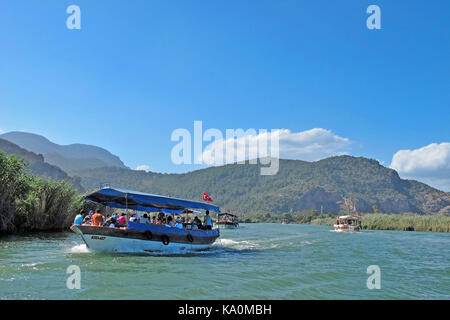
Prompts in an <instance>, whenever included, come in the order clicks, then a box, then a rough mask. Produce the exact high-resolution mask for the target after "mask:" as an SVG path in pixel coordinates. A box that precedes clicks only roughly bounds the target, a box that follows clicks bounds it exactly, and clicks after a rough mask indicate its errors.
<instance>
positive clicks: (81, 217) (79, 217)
mask: <svg viewBox="0 0 450 320" xmlns="http://www.w3.org/2000/svg"><path fill="white" fill-rule="evenodd" d="M84 217H86V211H84V210H83V209H81V210H80V213H79V214H77V215H76V217H75V219H74V220H73V224H74V225H76V226H79V225H80V224H82V223H83V220H84Z"/></svg>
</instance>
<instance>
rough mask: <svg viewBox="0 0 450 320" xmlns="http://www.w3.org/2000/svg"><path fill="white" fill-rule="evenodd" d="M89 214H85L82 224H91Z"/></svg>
mask: <svg viewBox="0 0 450 320" xmlns="http://www.w3.org/2000/svg"><path fill="white" fill-rule="evenodd" d="M91 223H92V222H91V216H89V215H87V216H86V217H84V220H83V222H82V223H81V225H83V226H90V225H91Z"/></svg>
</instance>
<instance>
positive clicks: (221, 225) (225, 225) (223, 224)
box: [217, 223, 239, 229]
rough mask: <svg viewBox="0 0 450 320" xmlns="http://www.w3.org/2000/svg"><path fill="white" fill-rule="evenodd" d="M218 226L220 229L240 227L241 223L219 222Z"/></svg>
mask: <svg viewBox="0 0 450 320" xmlns="http://www.w3.org/2000/svg"><path fill="white" fill-rule="evenodd" d="M217 227H218V228H220V229H237V228H239V224H237V223H236V224H234V223H217Z"/></svg>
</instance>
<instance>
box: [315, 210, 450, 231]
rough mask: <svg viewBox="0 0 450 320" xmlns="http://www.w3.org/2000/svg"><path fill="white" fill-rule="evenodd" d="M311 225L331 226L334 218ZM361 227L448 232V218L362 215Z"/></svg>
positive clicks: (368, 228)
mask: <svg viewBox="0 0 450 320" xmlns="http://www.w3.org/2000/svg"><path fill="white" fill-rule="evenodd" d="M310 223H311V224H314V225H320V226H332V225H334V224H335V223H336V218H335V217H324V218H316V219H312V220H311V222H310ZM361 226H362V228H363V229H367V230H399V231H431V232H450V216H446V215H418V214H383V213H373V214H364V215H363V216H362V217H361Z"/></svg>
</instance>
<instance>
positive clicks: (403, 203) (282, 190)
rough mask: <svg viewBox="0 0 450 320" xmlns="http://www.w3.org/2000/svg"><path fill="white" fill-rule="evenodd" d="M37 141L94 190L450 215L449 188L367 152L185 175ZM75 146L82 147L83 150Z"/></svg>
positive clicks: (269, 209)
mask: <svg viewBox="0 0 450 320" xmlns="http://www.w3.org/2000/svg"><path fill="white" fill-rule="evenodd" d="M3 136H5V135H2V136H0V137H3ZM9 136H10V137H11V135H9ZM16 137H17V135H16ZM36 141H37V144H39V143H43V144H44V146H39V145H38V146H34V147H33V148H34V149H40V150H43V151H46V152H47V153H46V155H41V156H40V157H42V158H43V159H44V160H47V159H50V160H51V162H53V163H62V167H61V169H62V170H63V171H66V170H64V167H69V169H70V170H68V171H66V172H67V173H68V174H69V175H71V176H73V177H77V178H74V179H80V180H79V182H81V185H82V187H83V188H84V189H94V188H97V187H98V186H100V185H101V184H104V183H108V184H110V185H112V186H116V187H121V188H126V189H132V190H139V191H142V192H149V193H157V194H162V195H172V196H174V197H180V198H187V199H192V200H196V199H197V200H201V195H202V194H203V192H207V193H208V194H210V196H211V197H212V198H213V199H214V203H215V204H217V205H219V206H221V207H222V208H225V209H231V210H232V211H234V212H243V213H245V214H258V213H266V214H281V213H288V212H297V211H303V210H317V211H322V210H323V212H325V213H338V212H340V211H345V210H344V206H345V204H346V203H347V202H349V201H350V202H352V203H353V204H354V207H355V209H356V210H358V211H362V212H373V211H381V212H387V213H403V212H414V213H419V214H437V213H450V193H449V192H444V191H440V190H437V189H435V188H432V187H430V186H428V185H426V184H424V183H421V182H418V181H415V180H405V179H402V178H400V176H399V175H398V173H397V172H396V171H395V170H393V169H391V168H386V167H384V166H382V165H381V164H380V163H379V162H378V161H377V160H374V159H368V158H364V157H353V156H348V155H343V156H335V157H330V158H326V159H322V160H318V161H314V162H308V161H303V160H288V159H280V162H279V168H280V169H279V172H278V173H277V174H276V175H273V176H262V175H261V174H260V169H261V167H262V166H261V165H260V164H256V165H255V164H248V163H247V164H237V163H235V164H228V165H224V166H217V167H209V168H204V169H199V170H195V171H190V172H187V173H156V172H145V171H139V170H131V169H129V168H127V167H125V165H123V163H122V162H121V160H120V158H119V157H117V156H114V155H112V154H111V153H110V152H109V151H107V150H106V149H103V148H99V147H95V146H90V147H92V148H94V150H97V151H98V150H102V151H101V152H106V154H107V155H108V154H109V155H112V156H113V157H115V158H114V159H115V160H116V161H113V162H112V163H113V164H119V165H114V166H108V165H106V166H105V165H104V162H103V161H102V160H101V159H98V158H96V157H95V156H93V155H91V154H90V153H89V152H84V153H83V155H84V162H83V161H81V163H80V161H79V158H76V157H75V158H74V157H68V158H66V157H64V155H63V154H61V153H57V152H56V153H55V154H53V153H52V152H51V148H47V149H46V146H47V147H48V146H50V147H51V146H52V144H53V143H52V142H50V141H49V140H48V139H46V138H45V137H42V136H37V140H36ZM49 143H50V144H49ZM53 145H54V144H53ZM74 145H76V146H81V147H80V148H82V149H83V148H84V147H85V145H82V144H74ZM23 148H24V147H23ZM24 149H26V148H24ZM75 149H76V148H75ZM75 149H72V150H75ZM78 152H81V150H78ZM94 155H96V153H95V152H94ZM35 156H36V155H35ZM46 157H47V158H46ZM117 159H118V161H120V162H117ZM41 160H42V159H41ZM49 162H50V161H49ZM53 163H52V164H53ZM120 164H121V165H120ZM57 167H59V166H57ZM78 177H79V178H78Z"/></svg>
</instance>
